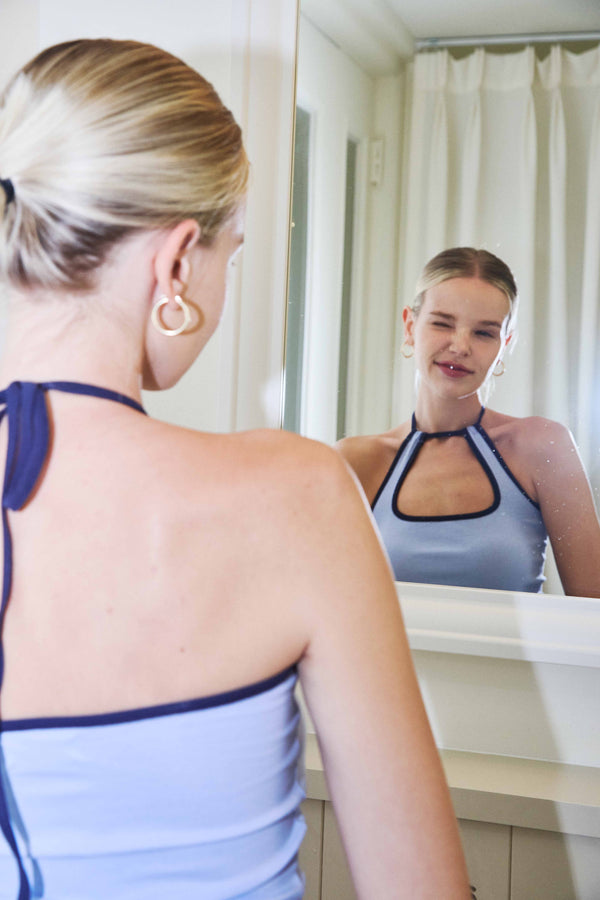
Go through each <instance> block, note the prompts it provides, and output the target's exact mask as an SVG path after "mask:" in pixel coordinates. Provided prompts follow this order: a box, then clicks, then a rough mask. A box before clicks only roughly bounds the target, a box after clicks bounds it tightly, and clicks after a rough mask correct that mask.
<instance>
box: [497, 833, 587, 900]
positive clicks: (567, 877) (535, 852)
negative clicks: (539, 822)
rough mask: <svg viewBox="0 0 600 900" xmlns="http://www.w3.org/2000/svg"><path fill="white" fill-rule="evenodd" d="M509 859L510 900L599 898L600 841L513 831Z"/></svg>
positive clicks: (581, 837) (580, 899)
mask: <svg viewBox="0 0 600 900" xmlns="http://www.w3.org/2000/svg"><path fill="white" fill-rule="evenodd" d="M511 859H512V868H511V892H510V898H511V900H598V898H599V897H600V839H599V838H593V837H585V836H583V835H577V834H560V833H558V832H554V831H538V830H535V829H533V828H513V829H512V854H511ZM481 900H485V897H482V898H481Z"/></svg>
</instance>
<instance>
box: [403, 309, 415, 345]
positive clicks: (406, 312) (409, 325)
mask: <svg viewBox="0 0 600 900" xmlns="http://www.w3.org/2000/svg"><path fill="white" fill-rule="evenodd" d="M402 321H403V322H404V340H405V342H406V343H407V344H408V345H409V347H410V346H412V344H413V331H414V327H415V314H414V313H413V311H412V309H411V308H410V306H405V307H404V309H403V310H402Z"/></svg>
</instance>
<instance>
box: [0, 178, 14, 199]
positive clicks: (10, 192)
mask: <svg viewBox="0 0 600 900" xmlns="http://www.w3.org/2000/svg"><path fill="white" fill-rule="evenodd" d="M0 186H1V187H2V190H3V191H4V193H5V194H6V205H7V206H8V204H9V203H12V201H13V200H14V199H15V186H14V184H13V183H12V181H11V180H10V178H0Z"/></svg>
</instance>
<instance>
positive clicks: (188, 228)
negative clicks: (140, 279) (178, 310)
mask: <svg viewBox="0 0 600 900" xmlns="http://www.w3.org/2000/svg"><path fill="white" fill-rule="evenodd" d="M199 240H200V226H199V225H198V223H197V222H195V221H194V220H193V219H185V220H184V221H183V222H179V223H178V224H177V225H175V227H174V228H171V229H170V230H169V231H167V232H166V234H165V238H164V240H163V241H162V243H161V244H160V247H159V249H158V252H157V254H156V256H155V258H154V274H155V277H156V282H157V284H158V286H159V288H160V291H161V293H162V294H164V296H166V297H168V298H169V300H171V301H172V300H173V297H174V296H175V294H181V292H182V291H183V288H184V286H185V283H186V281H187V280H188V278H189V273H190V262H189V251H190V250H191V249H192V247H194V246H195V245H196V244H197V243H198V241H199Z"/></svg>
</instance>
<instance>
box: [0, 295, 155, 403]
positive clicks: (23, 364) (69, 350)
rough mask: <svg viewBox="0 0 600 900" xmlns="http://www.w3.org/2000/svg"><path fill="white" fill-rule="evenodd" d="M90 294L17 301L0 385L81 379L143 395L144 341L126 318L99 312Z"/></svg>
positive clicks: (10, 319) (11, 311)
mask: <svg viewBox="0 0 600 900" xmlns="http://www.w3.org/2000/svg"><path fill="white" fill-rule="evenodd" d="M100 309H102V308H101V306H100V304H97V303H96V298H94V297H93V296H91V295H86V296H85V297H76V298H71V297H60V298H43V299H39V300H38V299H37V298H36V299H31V298H26V297H18V298H15V299H14V300H13V301H12V302H11V306H10V309H9V314H8V323H7V324H8V327H7V330H6V341H5V346H4V351H3V354H2V362H1V364H0V385H1V386H2V387H4V386H5V385H7V384H9V383H10V382H11V381H37V382H43V381H80V382H84V383H87V384H95V385H98V386H100V387H106V388H110V389H112V390H115V391H119V392H120V393H123V394H126V395H127V396H130V397H133V398H134V399H136V400H139V399H140V396H141V367H142V359H141V350H140V346H141V343H140V341H139V339H138V337H137V334H136V332H137V329H136V328H135V326H134V324H133V323H131V322H127V321H124V319H123V317H119V316H118V315H116V314H115V315H112V316H111V315H110V314H107V313H106V312H105V311H104V309H102V311H100Z"/></svg>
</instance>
